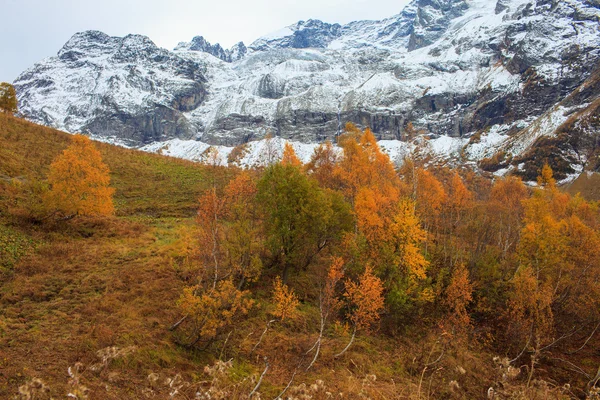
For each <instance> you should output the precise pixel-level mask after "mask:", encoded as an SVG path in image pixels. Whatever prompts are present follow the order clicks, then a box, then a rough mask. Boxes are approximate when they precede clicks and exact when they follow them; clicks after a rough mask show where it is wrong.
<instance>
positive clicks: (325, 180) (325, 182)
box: [306, 141, 339, 189]
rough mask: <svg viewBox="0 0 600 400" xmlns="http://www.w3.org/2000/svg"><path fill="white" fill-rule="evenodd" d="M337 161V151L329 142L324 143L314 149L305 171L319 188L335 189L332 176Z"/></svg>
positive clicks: (335, 185)
mask: <svg viewBox="0 0 600 400" xmlns="http://www.w3.org/2000/svg"><path fill="white" fill-rule="evenodd" d="M338 159H339V156H338V152H337V150H336V149H335V148H334V147H333V144H332V143H331V142H330V141H326V142H325V143H321V144H320V145H319V146H317V147H316V148H315V150H314V152H313V155H312V156H311V158H310V161H309V162H308V163H307V164H306V171H307V173H308V174H309V175H310V176H311V177H313V178H314V179H316V181H317V182H318V183H319V186H320V187H322V188H329V189H337V187H338V185H337V183H336V181H335V178H334V175H333V174H334V170H335V165H336V163H337V162H338Z"/></svg>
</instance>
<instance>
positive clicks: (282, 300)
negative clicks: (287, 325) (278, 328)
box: [273, 276, 300, 321]
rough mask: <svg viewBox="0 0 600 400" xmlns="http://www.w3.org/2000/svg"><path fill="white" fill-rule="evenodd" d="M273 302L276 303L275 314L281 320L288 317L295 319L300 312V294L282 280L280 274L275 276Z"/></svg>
mask: <svg viewBox="0 0 600 400" xmlns="http://www.w3.org/2000/svg"><path fill="white" fill-rule="evenodd" d="M273 303H275V310H274V311H273V315H274V316H275V317H277V318H279V319H281V321H284V320H285V319H286V318H289V319H293V318H295V317H296V315H297V313H298V306H299V305H300V302H299V301H298V296H296V294H295V293H294V291H293V290H292V289H290V287H289V286H288V285H286V284H284V283H283V282H282V281H281V278H280V277H279V276H276V277H275V281H274V283H273Z"/></svg>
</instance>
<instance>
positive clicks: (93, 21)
mask: <svg viewBox="0 0 600 400" xmlns="http://www.w3.org/2000/svg"><path fill="white" fill-rule="evenodd" d="M408 2H409V0H296V1H293V0H94V1H89V0H0V15H2V23H1V24H0V82H1V81H7V82H12V81H13V80H14V79H15V78H16V77H17V76H18V75H19V74H20V73H21V72H22V71H24V70H25V69H27V68H29V67H30V66H31V65H33V64H34V63H35V62H37V61H40V60H41V59H43V58H45V57H49V56H53V55H55V54H56V52H57V51H58V50H59V49H60V48H61V47H62V45H63V44H64V43H65V42H66V41H67V40H68V39H69V38H70V37H71V36H72V35H73V34H74V33H76V32H80V31H84V30H89V29H95V30H100V31H103V32H105V33H107V34H109V35H111V36H124V35H127V34H129V33H139V34H143V35H146V36H148V37H150V39H152V40H153V41H154V43H156V44H157V45H159V46H161V47H165V48H167V49H172V48H173V47H175V45H176V44H177V43H178V42H181V41H189V40H191V39H192V37H194V36H196V35H202V36H204V37H205V38H206V39H207V40H208V41H209V42H211V43H213V44H214V43H221V45H222V46H223V47H225V48H229V47H231V46H232V45H233V44H235V43H237V42H239V41H240V40H241V41H244V43H246V44H249V43H251V42H252V41H254V40H255V39H257V38H258V37H260V36H262V35H265V34H267V33H270V32H272V31H276V30H279V29H280V28H282V27H284V26H287V25H290V24H293V23H295V22H297V21H299V20H307V19H310V18H313V19H320V20H323V21H325V22H330V23H334V22H337V23H341V24H344V23H347V22H350V21H355V20H361V19H382V18H387V17H391V16H392V15H395V14H398V13H399V12H400V11H402V9H403V8H404V6H405V5H406V4H408Z"/></svg>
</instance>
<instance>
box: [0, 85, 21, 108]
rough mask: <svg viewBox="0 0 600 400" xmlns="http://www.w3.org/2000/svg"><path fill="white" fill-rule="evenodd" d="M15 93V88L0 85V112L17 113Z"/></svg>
mask: <svg viewBox="0 0 600 400" xmlns="http://www.w3.org/2000/svg"><path fill="white" fill-rule="evenodd" d="M17 107H18V105H17V92H16V91H15V87H14V86H13V85H11V84H10V83H7V82H1V83H0V110H1V111H3V112H5V113H9V114H14V113H16V112H17Z"/></svg>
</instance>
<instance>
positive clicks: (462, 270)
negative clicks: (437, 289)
mask: <svg viewBox="0 0 600 400" xmlns="http://www.w3.org/2000/svg"><path fill="white" fill-rule="evenodd" d="M445 295H446V296H445V299H444V305H445V306H446V307H447V308H448V313H447V318H446V319H445V321H444V326H445V328H446V329H448V330H451V331H452V332H453V333H455V334H460V333H463V332H464V331H465V330H466V329H467V328H468V327H469V326H470V325H471V318H470V317H469V314H468V313H467V306H468V305H469V303H471V301H472V300H473V285H472V284H471V281H470V279H469V271H468V270H467V268H466V267H465V265H464V264H457V265H456V266H455V268H454V271H453V273H452V278H451V279H450V284H449V285H448V287H447V288H446V293H445Z"/></svg>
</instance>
